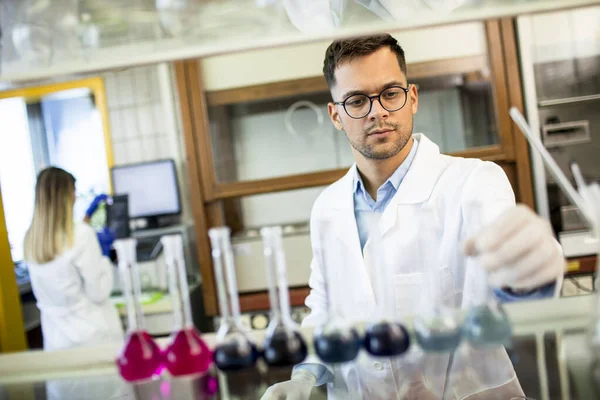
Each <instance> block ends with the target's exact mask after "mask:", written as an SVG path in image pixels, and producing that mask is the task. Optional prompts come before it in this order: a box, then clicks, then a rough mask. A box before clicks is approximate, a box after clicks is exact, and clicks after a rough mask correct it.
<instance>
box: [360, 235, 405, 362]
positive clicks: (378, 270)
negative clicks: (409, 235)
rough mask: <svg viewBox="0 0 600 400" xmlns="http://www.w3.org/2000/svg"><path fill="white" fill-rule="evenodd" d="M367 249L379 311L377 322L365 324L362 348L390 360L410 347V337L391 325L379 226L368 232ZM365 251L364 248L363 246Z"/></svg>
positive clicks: (389, 292)
mask: <svg viewBox="0 0 600 400" xmlns="http://www.w3.org/2000/svg"><path fill="white" fill-rule="evenodd" d="M368 245H369V247H370V252H369V254H371V255H372V257H370V259H369V260H368V263H369V264H370V266H369V267H370V268H372V269H373V270H374V273H373V274H371V276H372V277H373V279H374V281H375V285H374V287H375V289H376V292H377V309H378V311H379V315H378V316H376V318H377V317H378V318H379V319H378V320H375V321H372V322H371V323H369V324H368V326H367V329H366V331H365V343H364V346H365V349H366V350H367V352H369V354H371V355H373V356H379V357H392V356H397V355H400V354H403V353H404V352H406V351H407V350H408V348H409V346H410V338H409V336H408V331H407V330H406V328H405V327H404V326H403V325H402V324H400V323H396V322H393V319H394V312H393V310H394V307H395V301H394V298H395V295H394V291H393V287H392V285H391V283H390V281H391V279H389V278H390V271H389V264H390V263H389V262H388V260H387V259H386V251H385V246H384V243H383V237H382V236H381V233H380V231H379V226H378V224H376V223H373V224H372V226H371V229H370V231H369V241H368ZM365 248H366V246H365Z"/></svg>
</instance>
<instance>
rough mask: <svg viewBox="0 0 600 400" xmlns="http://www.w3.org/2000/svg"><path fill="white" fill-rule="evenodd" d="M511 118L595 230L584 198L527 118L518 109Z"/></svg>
mask: <svg viewBox="0 0 600 400" xmlns="http://www.w3.org/2000/svg"><path fill="white" fill-rule="evenodd" d="M510 117H511V118H512V119H513V121H515V124H517V126H518V127H519V129H520V130H521V132H523V134H524V135H525V137H526V138H527V140H528V141H529V144H530V145H531V147H533V148H534V149H535V150H536V151H537V152H538V153H539V154H540V155H541V156H542V160H544V164H546V167H547V168H548V170H549V171H550V173H551V174H552V176H553V177H554V179H556V183H558V185H559V186H560V187H561V188H562V189H563V191H564V193H565V195H566V196H567V197H568V198H569V200H571V203H573V204H575V205H576V206H577V207H578V208H579V212H580V213H581V215H582V216H583V217H584V219H585V220H586V222H587V223H588V225H589V226H590V227H591V228H593V227H594V219H593V217H592V215H591V214H590V211H589V210H588V208H587V207H586V204H585V202H584V200H583V198H582V197H581V196H580V195H579V193H577V190H576V189H575V188H574V187H573V185H571V182H570V181H569V179H568V178H567V177H566V175H565V174H564V173H563V172H562V170H561V169H560V167H559V166H558V164H556V161H554V159H553V158H552V156H551V155H550V153H549V152H548V150H546V148H545V147H544V144H543V143H542V141H541V140H540V139H539V138H538V137H537V136H536V135H534V134H533V133H532V132H531V127H530V126H529V124H528V123H527V121H525V117H523V114H521V112H520V111H519V110H518V109H517V108H516V107H511V108H510Z"/></svg>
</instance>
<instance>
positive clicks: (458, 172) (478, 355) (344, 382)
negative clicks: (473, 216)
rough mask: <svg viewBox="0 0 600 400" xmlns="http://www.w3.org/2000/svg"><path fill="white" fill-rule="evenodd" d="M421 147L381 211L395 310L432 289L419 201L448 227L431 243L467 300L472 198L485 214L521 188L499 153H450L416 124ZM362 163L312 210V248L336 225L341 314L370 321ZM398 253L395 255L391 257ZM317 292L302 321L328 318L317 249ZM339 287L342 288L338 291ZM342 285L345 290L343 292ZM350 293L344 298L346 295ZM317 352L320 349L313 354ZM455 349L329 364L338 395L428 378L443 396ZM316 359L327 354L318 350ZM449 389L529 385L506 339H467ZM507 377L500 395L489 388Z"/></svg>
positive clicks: (333, 393) (449, 283) (469, 392)
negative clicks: (356, 198)
mask: <svg viewBox="0 0 600 400" xmlns="http://www.w3.org/2000/svg"><path fill="white" fill-rule="evenodd" d="M415 136H417V138H418V139H419V147H418V150H417V153H416V155H415V159H414V160H413V163H412V165H411V167H410V169H409V171H408V172H407V174H406V176H405V177H404V180H403V181H402V183H401V185H400V187H399V189H398V192H397V193H396V195H395V196H394V197H393V199H392V200H391V201H390V203H389V204H388V206H387V208H386V209H385V211H384V212H383V214H382V216H381V219H380V220H379V224H378V227H379V230H380V232H381V234H382V235H383V243H382V245H383V246H384V248H385V249H386V260H387V264H388V265H391V266H392V268H393V271H391V272H390V274H391V275H393V276H388V277H386V282H388V283H389V284H391V285H393V289H394V290H393V292H394V295H395V303H392V304H394V305H395V311H396V317H397V318H402V317H406V316H410V315H416V314H418V313H419V311H420V310H422V307H425V306H426V304H427V301H428V300H429V299H430V297H429V296H427V285H426V276H425V271H424V270H423V266H422V265H419V263H418V249H419V247H418V244H417V242H416V240H417V238H418V237H419V236H418V231H417V230H416V229H414V228H412V227H415V226H417V225H416V219H415V218H416V210H417V209H418V208H419V207H421V206H422V205H425V204H426V205H429V206H431V207H433V208H434V210H435V214H436V221H437V224H438V226H437V228H438V232H439V233H440V234H439V236H438V237H437V242H436V243H431V244H430V248H431V249H432V251H437V252H439V254H440V256H441V260H444V262H445V265H441V266H440V274H441V282H442V288H443V292H444V301H445V302H446V303H447V304H454V305H455V306H456V307H466V306H467V305H468V304H469V302H470V301H471V300H472V298H473V296H474V294H475V293H476V292H477V290H481V288H477V287H475V286H476V285H475V283H474V282H477V280H474V279H473V278H474V277H476V275H477V274H478V273H479V272H478V271H479V268H478V266H476V265H474V264H473V261H472V260H469V259H466V258H465V257H464V256H463V254H462V251H461V249H462V242H463V241H464V239H465V238H466V236H467V232H470V231H469V229H468V228H469V226H468V224H469V221H468V220H467V219H466V218H465V208H466V207H465V204H467V202H469V201H477V202H479V203H480V204H481V208H482V209H481V216H482V219H483V220H484V222H486V221H491V220H492V219H494V218H495V217H497V216H498V215H499V214H500V213H502V212H503V211H504V210H506V209H507V208H509V207H512V206H514V204H515V198H514V194H513V191H512V189H511V186H510V183H509V181H508V179H507V177H506V175H505V173H504V171H503V170H502V169H501V168H500V167H499V166H497V165H496V164H494V163H491V162H484V161H481V160H478V159H465V158H458V157H450V156H446V155H442V154H440V152H439V148H438V146H437V145H435V144H434V143H433V142H431V141H430V140H429V139H427V138H426V137H425V136H424V135H422V134H415ZM354 168H356V167H355V166H353V167H352V168H351V170H350V171H349V172H348V173H347V174H346V175H345V176H344V177H343V178H341V179H340V180H338V181H337V182H335V183H333V184H332V185H331V186H329V187H328V188H326V189H325V190H324V191H323V193H322V194H321V195H320V196H319V198H318V199H317V200H316V202H315V204H314V207H313V210H312V215H311V241H312V245H313V249H315V248H317V247H318V246H319V243H318V240H319V238H321V237H322V236H321V235H322V234H323V232H321V231H320V229H324V228H322V227H323V226H327V227H329V228H328V229H330V230H331V231H332V232H328V234H329V235H327V236H328V237H329V238H335V240H328V246H330V247H331V246H334V247H335V249H331V250H332V251H330V249H329V248H328V249H327V253H329V254H335V255H336V257H337V259H336V262H335V263H330V262H328V268H331V270H330V272H328V275H330V276H334V277H335V279H333V280H330V282H329V287H330V288H331V289H332V290H333V293H336V296H335V299H334V301H335V303H336V305H337V308H338V310H339V313H341V314H342V317H344V318H345V319H347V320H349V321H351V322H365V321H370V320H372V319H373V316H374V315H377V302H378V301H377V296H376V295H377V293H375V291H374V289H373V283H372V282H371V278H370V274H369V268H371V267H372V265H370V261H372V260H373V256H374V255H373V253H372V249H371V246H370V243H369V241H367V243H366V245H365V248H364V251H363V254H364V257H363V254H361V247H360V243H359V237H358V232H357V228H356V222H355V217H354V204H353V189H354V188H353V185H352V184H353V174H354ZM390 260H391V261H390ZM309 285H310V287H311V292H310V295H309V296H308V297H307V299H306V305H307V307H309V308H310V309H311V313H310V315H308V316H307V317H306V318H305V319H304V321H303V323H302V326H317V325H319V324H320V323H322V321H323V320H324V318H325V315H326V300H325V293H324V282H323V270H322V268H321V267H320V265H319V263H318V262H317V261H316V257H315V258H313V262H312V264H311V275H310V279H309ZM336 291H337V292H336ZM339 294H341V295H339ZM341 298H343V301H341V300H340V299H341ZM311 357H313V356H311ZM448 358H449V356H448V354H441V355H432V354H424V353H423V352H422V351H421V350H420V349H419V348H418V346H416V345H413V346H412V347H411V350H410V351H409V352H408V353H407V354H405V355H402V356H400V357H397V358H395V359H390V358H373V357H370V356H368V355H367V354H366V352H365V351H361V353H360V355H359V357H358V358H357V360H356V361H354V362H351V363H346V364H344V365H342V366H335V367H330V366H328V367H327V368H328V371H329V372H330V373H333V383H330V384H329V385H328V392H329V396H330V397H329V398H331V399H351V398H357V399H362V398H369V399H394V398H419V399H420V398H427V397H426V396H425V395H424V394H422V393H421V394H419V393H416V392H414V390H413V389H414V388H413V386H415V385H418V384H420V383H421V384H424V386H425V387H427V388H428V390H430V391H431V392H432V393H434V394H435V396H434V398H439V397H440V394H441V393H442V388H443V385H444V378H445V377H446V370H447V367H448ZM307 362H319V361H318V359H316V358H314V357H313V358H309V359H308V360H307ZM449 376H450V382H449V389H448V391H449V392H450V393H451V394H452V395H450V396H449V395H448V394H447V395H446V396H447V397H446V398H456V399H462V398H469V399H473V398H483V399H494V398H501V399H508V398H510V397H512V396H513V395H522V390H521V388H520V385H519V383H518V380H517V377H516V374H515V372H514V369H513V367H512V364H511V363H510V360H509V359H508V356H507V354H506V351H505V350H504V348H502V347H498V348H495V349H489V350H483V351H481V350H474V349H472V348H471V347H470V346H467V345H463V346H461V348H460V349H459V351H457V352H456V353H455V356H454V361H453V363H452V371H451V373H450V374H449ZM495 387H501V388H504V389H505V390H504V392H503V393H501V394H500V392H499V391H497V393H499V394H498V396H497V397H496V395H495V394H494V393H493V392H485V390H486V389H489V388H495Z"/></svg>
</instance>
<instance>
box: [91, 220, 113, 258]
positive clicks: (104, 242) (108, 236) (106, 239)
mask: <svg viewBox="0 0 600 400" xmlns="http://www.w3.org/2000/svg"><path fill="white" fill-rule="evenodd" d="M96 235H97V236H98V241H99V242H100V248H101V249H102V254H103V255H104V256H106V257H109V258H110V250H111V249H112V244H113V242H114V241H115V234H114V233H113V232H112V231H111V230H110V229H108V228H107V227H104V229H102V230H101V231H100V232H96Z"/></svg>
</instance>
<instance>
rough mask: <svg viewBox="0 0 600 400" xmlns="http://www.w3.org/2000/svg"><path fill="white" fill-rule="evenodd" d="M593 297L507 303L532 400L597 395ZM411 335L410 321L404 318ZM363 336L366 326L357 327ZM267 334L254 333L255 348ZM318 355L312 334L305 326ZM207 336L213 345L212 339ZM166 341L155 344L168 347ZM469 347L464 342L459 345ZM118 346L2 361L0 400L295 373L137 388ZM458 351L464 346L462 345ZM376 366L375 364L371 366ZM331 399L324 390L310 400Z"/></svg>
mask: <svg viewBox="0 0 600 400" xmlns="http://www.w3.org/2000/svg"><path fill="white" fill-rule="evenodd" d="M592 299H593V297H592V296H575V297H571V298H563V299H552V300H540V301H531V302H522V303H514V304H508V305H507V306H506V312H507V314H508V315H509V317H510V320H511V322H512V324H513V333H514V337H513V343H512V346H511V347H510V348H509V349H507V351H508V354H509V357H510V359H511V361H512V363H513V365H514V367H515V371H516V372H517V376H518V377H519V380H520V383H521V386H522V387H523V390H524V392H525V394H526V395H527V396H528V398H531V399H538V400H549V399H561V400H566V399H582V400H583V399H592V398H599V396H598V395H597V394H596V393H595V392H594V391H595V390H596V388H595V386H594V382H593V380H592V376H591V373H590V371H591V368H590V365H591V359H590V351H589V348H588V346H587V344H586V343H587V342H586V335H585V329H586V327H587V326H589V321H590V320H589V318H590V317H589V315H590V309H591V306H592ZM404 322H405V323H406V325H407V328H408V330H409V331H411V321H410V319H408V320H406V321H404ZM358 329H359V331H360V330H362V329H364V326H359V327H358ZM264 333H265V332H264V331H252V332H251V333H250V335H251V338H252V340H253V341H255V342H256V343H261V342H262V341H263V340H264ZM301 333H302V334H303V336H304V337H305V339H306V340H307V343H308V345H309V351H310V352H313V349H312V341H311V340H310V339H311V337H312V330H311V329H302V330H301ZM203 338H204V339H205V341H206V342H207V344H208V345H209V347H214V345H215V335H214V334H205V335H203ZM167 340H168V339H167V338H159V339H157V343H158V344H159V346H161V347H164V346H165V344H166V343H167ZM461 346H466V344H461ZM119 347H120V344H118V343H114V344H104V345H101V346H100V345H99V346H95V347H90V348H79V349H69V350H61V351H56V352H42V351H31V352H24V353H15V354H6V355H1V356H0V400H13V399H19V400H21V399H54V398H60V399H66V400H69V399H103V400H106V399H234V398H241V399H260V397H261V396H262V394H263V393H264V391H265V390H266V389H267V387H269V386H270V385H272V384H274V383H276V382H281V381H284V380H287V379H289V376H290V372H291V368H268V367H266V365H265V364H263V363H261V362H259V363H258V364H257V366H256V367H255V368H252V369H248V370H244V371H239V372H236V373H230V374H222V373H219V372H218V371H216V370H215V369H213V370H212V371H211V372H210V373H209V374H207V375H205V376H202V377H198V378H195V379H191V378H176V379H174V378H171V377H169V376H168V375H167V374H166V373H165V374H163V375H162V376H161V378H160V379H157V380H153V381H149V382H146V383H143V384H138V385H129V384H126V383H125V382H124V381H122V380H121V378H120V377H119V376H118V373H117V370H116V367H115V364H114V357H115V355H116V354H117V352H118V350H119ZM459 349H460V348H459ZM375 364H377V362H375V363H374V365H375ZM324 398H326V396H325V392H324V389H323V388H318V389H315V390H313V392H312V396H311V399H324Z"/></svg>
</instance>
